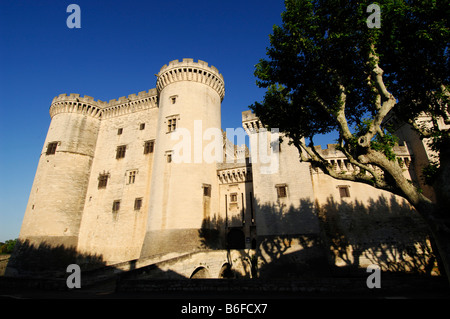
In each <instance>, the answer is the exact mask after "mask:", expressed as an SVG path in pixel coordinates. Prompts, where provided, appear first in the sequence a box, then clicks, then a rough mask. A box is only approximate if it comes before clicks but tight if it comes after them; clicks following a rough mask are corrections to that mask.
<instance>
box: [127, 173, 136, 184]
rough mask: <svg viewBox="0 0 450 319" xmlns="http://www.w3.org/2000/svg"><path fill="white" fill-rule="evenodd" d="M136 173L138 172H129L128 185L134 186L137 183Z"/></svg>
mask: <svg viewBox="0 0 450 319" xmlns="http://www.w3.org/2000/svg"><path fill="white" fill-rule="evenodd" d="M136 173H137V171H129V172H128V184H134V182H135V181H136Z"/></svg>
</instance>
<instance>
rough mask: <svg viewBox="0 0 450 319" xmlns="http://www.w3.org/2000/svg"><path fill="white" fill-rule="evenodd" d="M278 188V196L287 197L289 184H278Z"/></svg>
mask: <svg viewBox="0 0 450 319" xmlns="http://www.w3.org/2000/svg"><path fill="white" fill-rule="evenodd" d="M275 187H276V189H277V196H278V198H284V197H287V186H286V185H285V184H283V185H276V186H275Z"/></svg>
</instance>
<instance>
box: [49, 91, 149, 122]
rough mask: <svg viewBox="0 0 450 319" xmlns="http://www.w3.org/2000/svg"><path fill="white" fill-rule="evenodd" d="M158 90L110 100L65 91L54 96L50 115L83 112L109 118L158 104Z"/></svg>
mask: <svg viewBox="0 0 450 319" xmlns="http://www.w3.org/2000/svg"><path fill="white" fill-rule="evenodd" d="M157 95H158V92H157V91H156V89H150V90H149V91H141V92H139V93H138V94H130V95H128V97H125V96H122V97H120V98H118V99H113V100H110V101H109V102H105V101H101V100H95V99H94V98H93V97H91V96H87V95H85V96H80V94H77V93H70V94H69V95H67V94H65V93H63V94H60V95H58V96H56V97H55V98H53V101H52V104H51V106H50V116H51V117H53V116H54V115H56V114H58V113H81V114H86V115H90V116H93V117H97V118H109V117H114V116H118V115H122V114H127V113H132V112H136V111H139V110H142V109H147V108H152V107H156V106H157V101H158V97H157Z"/></svg>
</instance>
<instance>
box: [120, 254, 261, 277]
mask: <svg viewBox="0 0 450 319" xmlns="http://www.w3.org/2000/svg"><path fill="white" fill-rule="evenodd" d="M250 252H251V250H206V251H205V250H202V251H197V252H192V253H188V254H183V255H178V256H173V255H172V256H171V255H165V256H161V257H153V258H150V259H147V260H136V261H130V262H127V263H122V264H119V265H114V266H115V267H116V269H121V270H123V271H124V272H123V273H122V274H121V277H122V278H126V279H134V278H139V279H187V278H252V261H251V253H250Z"/></svg>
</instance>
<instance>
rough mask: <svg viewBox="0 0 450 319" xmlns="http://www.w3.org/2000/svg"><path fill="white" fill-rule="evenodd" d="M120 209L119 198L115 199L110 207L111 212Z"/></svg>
mask: <svg viewBox="0 0 450 319" xmlns="http://www.w3.org/2000/svg"><path fill="white" fill-rule="evenodd" d="M119 209H120V200H115V201H114V202H113V207H112V211H113V213H117V212H118V211H119Z"/></svg>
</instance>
